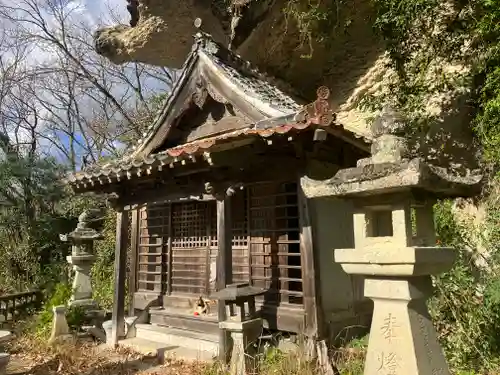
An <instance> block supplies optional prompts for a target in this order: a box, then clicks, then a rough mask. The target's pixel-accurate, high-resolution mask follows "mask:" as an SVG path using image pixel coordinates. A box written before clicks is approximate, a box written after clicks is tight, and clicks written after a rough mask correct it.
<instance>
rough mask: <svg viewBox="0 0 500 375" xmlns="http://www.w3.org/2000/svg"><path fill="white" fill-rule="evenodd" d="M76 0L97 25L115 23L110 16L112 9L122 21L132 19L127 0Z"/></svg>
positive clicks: (126, 21) (126, 22)
mask: <svg viewBox="0 0 500 375" xmlns="http://www.w3.org/2000/svg"><path fill="white" fill-rule="evenodd" d="M75 2H79V3H80V4H81V5H82V7H83V8H84V9H85V11H86V12H85V13H86V14H85V16H88V17H90V18H91V19H92V20H93V21H94V22H93V23H94V24H96V25H97V24H106V25H112V24H114V21H113V20H112V19H111V17H109V13H110V10H111V12H112V13H113V14H114V15H116V16H117V17H118V18H119V20H120V21H121V22H122V23H124V24H128V22H129V20H130V15H129V13H128V11H127V2H126V0H79V1H75ZM82 16H83V15H82Z"/></svg>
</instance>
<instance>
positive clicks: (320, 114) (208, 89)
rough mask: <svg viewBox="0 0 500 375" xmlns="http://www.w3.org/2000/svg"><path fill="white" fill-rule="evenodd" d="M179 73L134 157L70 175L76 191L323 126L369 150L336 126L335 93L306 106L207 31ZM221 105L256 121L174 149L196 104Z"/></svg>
mask: <svg viewBox="0 0 500 375" xmlns="http://www.w3.org/2000/svg"><path fill="white" fill-rule="evenodd" d="M195 40H196V43H195V45H194V46H193V49H192V52H191V53H190V54H189V55H188V57H187V59H186V61H185V63H184V66H183V68H182V70H181V72H180V74H178V78H177V80H176V83H175V84H174V86H173V88H172V92H171V94H170V96H169V97H168V98H167V100H166V102H165V104H164V106H163V108H162V110H161V111H160V113H159V115H158V116H157V118H156V119H155V121H153V123H152V124H151V126H150V127H149V128H148V129H147V131H146V132H145V134H144V136H143V137H142V139H140V140H139V141H138V144H137V145H136V147H134V150H133V152H132V153H131V154H128V155H126V156H125V157H123V158H121V159H119V160H115V161H112V162H108V163H106V164H104V165H100V166H91V167H88V168H86V169H85V170H83V171H81V172H77V173H74V174H71V175H70V176H68V178H67V179H66V181H67V182H68V183H69V184H71V185H72V186H73V188H75V189H76V190H79V191H83V190H94V189H98V186H101V187H102V186H103V185H110V184H114V183H116V182H120V181H123V180H130V179H135V178H139V177H141V176H144V175H148V174H151V173H153V172H155V171H161V170H162V169H163V168H174V167H176V166H178V165H184V164H186V163H189V162H192V161H196V160H197V158H198V159H199V158H200V157H201V158H202V159H205V160H206V161H207V162H208V163H210V160H211V159H210V154H211V153H213V152H218V151H222V150H226V149H229V148H235V147H239V146H241V145H243V144H248V143H251V142H254V141H255V139H257V138H269V137H280V136H285V137H290V136H292V135H293V133H297V132H301V131H304V130H306V129H311V128H313V127H322V128H324V129H326V130H327V131H328V132H330V133H331V134H334V135H335V136H338V137H340V138H342V139H344V140H345V141H347V142H350V143H353V144H355V145H356V146H358V147H361V148H363V149H365V150H367V145H368V144H369V143H370V139H367V138H365V135H364V134H358V133H356V132H353V131H350V130H348V129H344V127H343V126H342V125H341V124H338V123H336V121H335V114H334V113H333V111H332V110H331V109H330V107H329V103H328V98H329V95H330V93H329V90H328V89H327V88H324V87H322V88H320V89H318V99H317V100H316V101H315V102H313V103H310V104H308V105H306V106H304V105H301V104H299V103H300V102H301V100H300V99H296V98H294V97H292V96H291V95H289V94H285V93H284V91H286V92H288V93H291V92H292V90H291V89H290V88H289V87H287V88H286V89H285V90H283V91H282V90H281V89H279V88H278V86H280V87H283V86H282V85H283V84H282V83H280V82H277V81H275V80H273V79H272V78H270V77H267V76H265V75H263V74H261V73H259V72H258V71H257V70H256V69H254V68H252V67H251V66H250V64H249V63H247V62H245V61H244V60H242V59H241V58H239V57H238V56H236V55H235V54H234V53H232V52H231V51H229V50H227V49H226V48H224V47H222V46H220V45H218V44H216V43H215V42H213V41H212V40H211V38H210V37H209V36H207V35H206V34H203V33H199V34H197V35H196V38H195ZM208 95H209V96H210V97H212V98H213V99H214V100H216V101H218V102H220V103H230V104H232V105H233V106H234V107H236V108H238V110H239V111H240V112H241V113H242V114H243V115H244V116H246V117H247V118H248V119H249V120H250V122H249V123H247V125H245V127H239V128H237V129H236V128H233V129H232V130H227V131H224V132H222V133H216V134H214V133H212V134H211V135H208V136H205V137H203V138H201V139H195V140H193V141H189V142H186V143H184V144H179V145H173V146H171V147H169V148H167V149H166V150H165V149H164V150H162V151H158V148H159V147H160V146H162V145H164V144H165V141H166V140H167V139H168V137H169V132H170V130H171V129H172V127H173V126H175V125H176V120H177V119H178V118H180V116H182V114H183V113H185V111H186V110H187V109H188V108H189V107H190V106H191V105H192V104H193V103H194V104H195V105H197V106H198V107H200V108H201V107H202V106H203V104H204V102H205V100H206V97H207V96H208Z"/></svg>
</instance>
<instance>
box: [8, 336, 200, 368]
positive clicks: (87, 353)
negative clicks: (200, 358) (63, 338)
mask: <svg viewBox="0 0 500 375" xmlns="http://www.w3.org/2000/svg"><path fill="white" fill-rule="evenodd" d="M9 352H10V353H11V354H12V357H11V362H10V364H9V368H8V374H9V375H11V374H18V375H21V374H23V375H28V374H29V375H56V374H57V375H77V374H79V375H80V374H81V375H132V374H137V375H142V374H146V373H147V374H153V375H154V374H157V375H180V374H189V375H202V374H203V373H205V368H206V365H204V364H200V363H187V362H183V361H175V360H170V361H167V362H166V363H165V364H163V365H160V364H159V363H158V362H157V360H156V358H152V357H147V356H144V355H141V354H138V353H135V352H133V351H131V350H127V349H123V348H120V349H118V350H110V349H107V348H104V347H103V346H102V345H100V346H98V345H96V344H93V343H66V344H61V345H54V346H49V345H45V344H43V343H40V342H39V341H37V340H31V339H28V338H21V339H18V340H17V341H16V342H14V343H13V345H12V347H11V348H10V349H9Z"/></svg>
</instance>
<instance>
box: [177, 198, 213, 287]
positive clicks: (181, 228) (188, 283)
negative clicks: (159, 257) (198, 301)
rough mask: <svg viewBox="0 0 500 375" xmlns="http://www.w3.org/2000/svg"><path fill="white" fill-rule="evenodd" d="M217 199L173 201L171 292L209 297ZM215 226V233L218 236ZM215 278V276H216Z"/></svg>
mask: <svg viewBox="0 0 500 375" xmlns="http://www.w3.org/2000/svg"><path fill="white" fill-rule="evenodd" d="M216 223H217V221H216V211H215V202H213V201H212V202H183V203H174V204H172V222H171V231H172V239H171V241H172V244H171V254H172V260H171V270H172V271H171V272H172V273H171V276H170V278H169V280H170V283H171V287H170V291H171V293H172V294H196V295H203V296H207V295H208V293H209V290H210V285H211V284H213V282H211V279H212V277H211V276H212V275H211V273H212V272H211V271H213V267H212V264H213V263H214V261H215V258H214V257H213V256H212V251H211V248H212V247H213V244H214V230H213V228H214V226H216ZM216 233H217V232H216V228H215V236H216ZM213 276H214V277H215V275H213Z"/></svg>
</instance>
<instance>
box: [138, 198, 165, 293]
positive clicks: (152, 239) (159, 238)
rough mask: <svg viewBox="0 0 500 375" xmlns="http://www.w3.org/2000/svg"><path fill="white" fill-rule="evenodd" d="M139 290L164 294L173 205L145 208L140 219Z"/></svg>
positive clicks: (140, 211) (140, 212)
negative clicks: (171, 206)
mask: <svg viewBox="0 0 500 375" xmlns="http://www.w3.org/2000/svg"><path fill="white" fill-rule="evenodd" d="M138 227H139V228H138V229H139V230H138V249H137V250H138V254H137V255H138V257H137V263H138V264H137V266H138V268H137V291H138V292H155V293H156V292H157V293H158V294H160V293H164V292H165V290H166V287H167V260H168V259H167V253H166V251H165V249H166V246H167V245H168V239H169V236H170V206H169V205H166V204H164V205H157V206H147V207H146V206H144V207H141V208H140V209H139V219H138Z"/></svg>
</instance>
